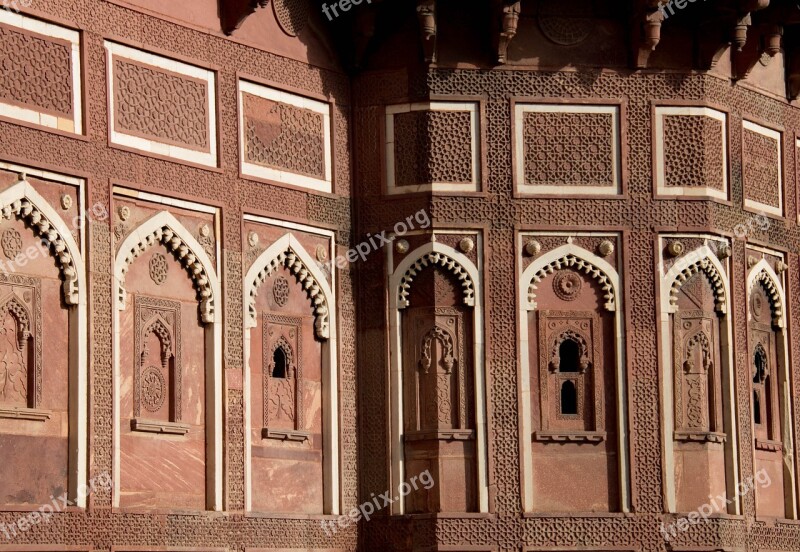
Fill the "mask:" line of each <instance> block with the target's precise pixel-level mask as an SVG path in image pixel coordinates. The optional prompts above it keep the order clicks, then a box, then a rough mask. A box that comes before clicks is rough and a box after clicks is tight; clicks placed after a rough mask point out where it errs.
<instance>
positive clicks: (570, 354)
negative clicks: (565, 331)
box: [558, 339, 581, 372]
mask: <svg viewBox="0 0 800 552" xmlns="http://www.w3.org/2000/svg"><path fill="white" fill-rule="evenodd" d="M558 356H559V360H560V362H559V364H558V371H559V372H580V362H581V360H580V359H581V351H580V345H578V343H577V342H576V341H575V340H573V339H565V340H564V342H563V343H562V344H561V346H560V347H559V349H558Z"/></svg>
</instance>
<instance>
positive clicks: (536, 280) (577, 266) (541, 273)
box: [528, 253, 616, 312]
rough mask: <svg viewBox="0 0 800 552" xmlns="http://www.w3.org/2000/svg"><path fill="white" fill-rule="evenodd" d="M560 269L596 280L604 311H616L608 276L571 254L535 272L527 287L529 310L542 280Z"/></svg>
mask: <svg viewBox="0 0 800 552" xmlns="http://www.w3.org/2000/svg"><path fill="white" fill-rule="evenodd" d="M562 268H572V269H574V270H578V271H583V272H585V273H586V274H588V275H589V276H591V277H592V278H594V279H595V280H597V283H598V284H600V288H601V289H602V290H603V298H604V299H605V300H606V303H605V305H604V307H605V309H606V310H607V311H611V312H613V311H614V310H616V298H615V296H614V286H613V285H612V284H611V281H610V280H609V279H608V276H606V275H605V273H604V272H603V271H602V270H600V269H599V268H597V267H596V266H594V265H593V264H592V263H590V262H589V261H586V260H584V259H581V258H580V257H577V256H575V255H573V254H572V253H567V254H566V255H563V256H561V257H559V258H558V259H556V260H554V261H551V262H550V263H548V264H547V265H545V266H543V267H542V268H540V269H539V270H537V271H536V273H535V274H534V275H533V278H531V282H530V285H529V286H528V305H529V308H531V309H536V289H537V287H538V285H539V284H540V283H541V282H542V280H544V279H545V278H547V277H548V276H549V275H550V274H552V273H554V272H556V271H558V270H561V269H562Z"/></svg>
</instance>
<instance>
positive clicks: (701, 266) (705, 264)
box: [669, 250, 728, 313]
mask: <svg viewBox="0 0 800 552" xmlns="http://www.w3.org/2000/svg"><path fill="white" fill-rule="evenodd" d="M698 251H699V250H698ZM691 255H692V253H690V254H689V255H687V257H690V256H691ZM700 272H702V273H703V274H705V276H706V277H707V278H708V280H709V282H710V283H711V287H712V288H713V289H714V301H715V302H716V311H717V312H720V313H726V312H727V311H728V299H727V292H726V290H725V283H724V276H723V275H722V274H721V273H720V271H719V268H718V267H717V265H716V264H715V263H714V262H713V261H712V260H711V257H710V256H708V255H705V256H703V257H702V258H701V259H699V260H697V261H694V262H692V263H690V264H689V265H687V266H686V267H684V268H682V269H681V270H680V272H678V273H677V274H676V275H675V277H674V279H673V280H672V283H671V284H670V289H669V304H670V307H672V308H673V309H675V308H677V307H678V292H679V291H680V290H681V287H682V286H683V284H684V283H686V281H687V280H689V278H691V277H692V276H694V275H695V274H697V273H700Z"/></svg>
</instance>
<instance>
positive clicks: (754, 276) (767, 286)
mask: <svg viewBox="0 0 800 552" xmlns="http://www.w3.org/2000/svg"><path fill="white" fill-rule="evenodd" d="M748 283H749V285H748V287H747V293H748V298H749V296H750V294H751V293H752V292H753V288H754V287H755V286H756V285H757V284H761V285H762V286H763V287H764V290H765V291H766V292H767V297H768V298H769V302H770V307H771V308H772V323H773V324H774V325H775V326H777V327H779V328H783V327H784V324H785V322H784V317H783V288H782V286H781V284H780V281H779V279H778V275H777V274H775V271H774V270H773V269H772V267H771V266H769V264H768V263H767V261H766V260H764V259H761V260H760V261H759V262H758V263H757V264H756V265H755V266H754V267H753V269H752V270H751V272H750V276H749V277H748Z"/></svg>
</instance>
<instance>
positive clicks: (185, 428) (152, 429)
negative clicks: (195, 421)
mask: <svg viewBox="0 0 800 552" xmlns="http://www.w3.org/2000/svg"><path fill="white" fill-rule="evenodd" d="M131 430H132V431H143V432H145V433H161V434H164V435H186V434H187V433H189V424H182V423H180V422H162V421H160V420H144V419H142V418H134V419H132V420H131Z"/></svg>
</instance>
